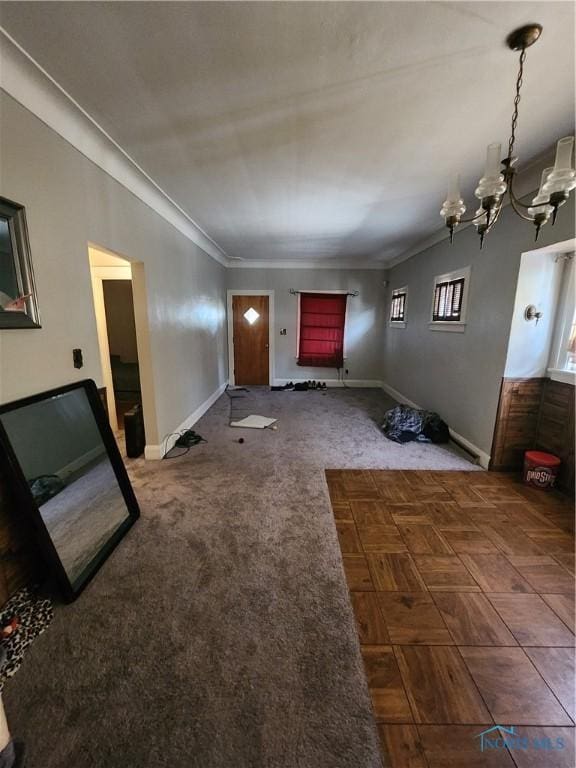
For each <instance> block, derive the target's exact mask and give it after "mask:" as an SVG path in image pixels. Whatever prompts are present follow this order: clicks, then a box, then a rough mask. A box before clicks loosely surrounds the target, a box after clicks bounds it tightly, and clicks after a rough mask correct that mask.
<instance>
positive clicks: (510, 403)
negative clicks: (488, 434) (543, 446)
mask: <svg viewBox="0 0 576 768" xmlns="http://www.w3.org/2000/svg"><path fill="white" fill-rule="evenodd" d="M544 381H545V380H544V379H502V385H501V388H500V402H499V403H498V413H497V416H496V426H495V430H494V439H493V442H492V459H491V461H490V469H491V470H494V471H497V472H502V471H506V470H515V469H520V468H521V467H522V464H523V461H524V451H525V450H527V449H528V448H533V447H534V445H535V441H536V433H537V429H538V414H539V411H540V402H541V400H542V391H543V389H544Z"/></svg>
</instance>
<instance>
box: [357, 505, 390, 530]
mask: <svg viewBox="0 0 576 768" xmlns="http://www.w3.org/2000/svg"><path fill="white" fill-rule="evenodd" d="M350 507H351V509H352V514H353V515H354V520H355V521H356V524H357V525H371V524H374V523H375V524H378V525H394V520H393V519H392V512H391V509H390V505H388V504H386V502H383V501H351V502H350Z"/></svg>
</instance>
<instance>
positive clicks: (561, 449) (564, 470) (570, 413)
mask: <svg viewBox="0 0 576 768" xmlns="http://www.w3.org/2000/svg"><path fill="white" fill-rule="evenodd" d="M574 389H575V388H574V386H573V385H572V384H565V383H563V382H561V381H552V379H545V380H544V387H543V391H542V401H541V405H540V413H539V418H538V426H537V430H536V447H537V448H539V449H540V450H542V451H548V452H549V453H553V454H554V455H555V456H558V458H559V459H562V466H561V467H560V474H559V476H558V486H559V487H560V488H562V489H563V490H565V491H570V492H573V491H574Z"/></svg>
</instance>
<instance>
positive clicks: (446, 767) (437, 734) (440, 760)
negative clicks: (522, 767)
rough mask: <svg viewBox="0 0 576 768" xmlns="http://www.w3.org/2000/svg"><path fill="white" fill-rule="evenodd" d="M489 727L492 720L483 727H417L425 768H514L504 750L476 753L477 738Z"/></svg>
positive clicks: (393, 767)
mask: <svg viewBox="0 0 576 768" xmlns="http://www.w3.org/2000/svg"><path fill="white" fill-rule="evenodd" d="M492 726H493V723H492V719H490V720H489V721H488V722H487V723H484V725H419V726H418V733H419V734H420V741H421V744H422V748H423V749H424V753H425V755H426V759H427V760H428V766H429V768H514V763H513V761H512V758H511V757H510V753H509V752H508V750H507V749H505V748H504V749H489V750H485V751H483V752H481V751H480V740H479V738H478V734H479V733H480V732H481V731H483V730H486V729H488V728H491V727H492ZM391 768H395V766H394V764H393V763H392V765H391Z"/></svg>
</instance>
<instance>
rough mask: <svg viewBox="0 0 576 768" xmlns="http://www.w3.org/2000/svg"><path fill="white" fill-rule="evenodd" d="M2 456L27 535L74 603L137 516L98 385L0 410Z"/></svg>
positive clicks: (49, 394) (77, 387)
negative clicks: (24, 517) (26, 523)
mask: <svg viewBox="0 0 576 768" xmlns="http://www.w3.org/2000/svg"><path fill="white" fill-rule="evenodd" d="M0 450H1V452H2V454H3V455H2V456H1V460H2V464H3V466H4V467H7V471H8V473H9V477H10V481H11V484H12V486H13V488H14V495H15V498H16V500H17V502H18V506H19V508H20V509H21V510H22V511H23V513H26V514H27V515H28V521H29V523H30V531H31V535H34V536H36V537H37V541H38V544H39V545H40V549H41V551H42V553H43V556H44V558H45V560H46V564H47V565H48V567H49V569H50V571H51V573H52V574H53V575H54V576H55V577H56V579H57V580H58V582H59V584H60V587H61V589H62V592H63V596H64V598H65V599H67V600H73V599H75V598H76V597H77V595H78V594H79V593H80V592H81V591H82V589H83V588H84V587H85V586H86V584H87V583H88V581H89V580H90V579H91V578H92V577H93V576H94V574H95V573H96V571H97V570H98V569H99V568H100V567H101V566H102V564H103V563H104V561H105V560H106V558H107V557H108V556H109V555H110V553H111V552H112V551H113V549H114V548H115V547H116V546H117V544H118V543H119V541H120V540H121V539H122V538H123V536H124V535H125V534H126V532H127V530H128V529H129V528H130V527H131V526H132V525H133V524H134V522H135V520H136V519H137V518H138V516H139V514H140V512H139V509H138V503H137V501H136V497H135V495H134V492H133V490H132V486H131V484H130V480H129V478H128V475H127V473H126V468H125V467H124V463H123V461H122V457H121V455H120V452H119V450H118V446H117V445H116V441H115V439H114V435H113V434H112V430H111V429H110V425H109V424H108V420H107V418H106V413H105V411H104V407H103V405H102V402H101V400H100V396H99V393H98V390H97V388H96V385H95V383H94V382H93V381H91V380H85V381H81V382H78V383H75V384H70V385H68V386H65V387H61V388H59V389H54V390H50V391H49V392H45V393H42V394H39V395H34V396H32V397H27V398H24V399H23V400H18V401H16V402H13V403H8V404H6V405H1V406H0Z"/></svg>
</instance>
